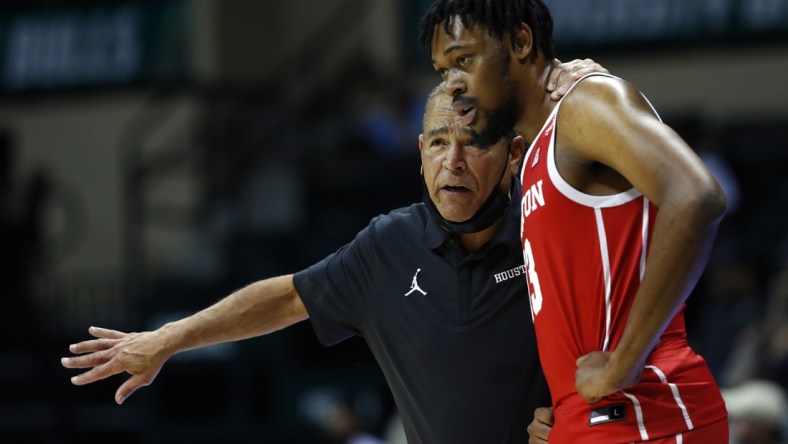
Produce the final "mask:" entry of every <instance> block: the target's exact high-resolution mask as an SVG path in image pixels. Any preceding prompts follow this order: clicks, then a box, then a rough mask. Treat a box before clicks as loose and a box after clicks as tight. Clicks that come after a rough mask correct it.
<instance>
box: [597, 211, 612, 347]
mask: <svg viewBox="0 0 788 444" xmlns="http://www.w3.org/2000/svg"><path fill="white" fill-rule="evenodd" d="M594 216H596V231H597V238H598V240H599V255H600V259H601V260H602V271H603V273H604V279H605V282H604V284H605V342H604V343H603V344H602V351H604V352H606V351H608V350H607V349H608V347H609V346H610V322H611V315H610V310H611V303H610V256H609V254H608V250H607V234H606V233H605V220H604V219H603V218H602V210H601V209H599V208H595V209H594Z"/></svg>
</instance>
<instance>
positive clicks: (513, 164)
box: [509, 136, 525, 176]
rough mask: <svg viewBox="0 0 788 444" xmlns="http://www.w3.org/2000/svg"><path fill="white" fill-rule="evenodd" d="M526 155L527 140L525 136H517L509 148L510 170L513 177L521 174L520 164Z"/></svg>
mask: <svg viewBox="0 0 788 444" xmlns="http://www.w3.org/2000/svg"><path fill="white" fill-rule="evenodd" d="M524 153H525V139H523V136H516V137H515V138H514V139H512V146H511V147H510V148H509V168H510V169H511V171H512V175H513V176H516V175H517V173H519V172H520V162H521V161H522V159H523V154H524Z"/></svg>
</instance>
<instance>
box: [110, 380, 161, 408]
mask: <svg viewBox="0 0 788 444" xmlns="http://www.w3.org/2000/svg"><path fill="white" fill-rule="evenodd" d="M152 379H153V378H148V377H146V376H144V375H132V376H131V377H130V378H129V379H127V380H126V382H124V383H123V384H122V385H121V386H120V387H118V390H117V391H116V392H115V402H116V403H117V404H118V405H121V404H123V402H124V401H125V400H126V399H128V397H129V396H131V395H132V393H134V392H136V391H137V389H139V388H140V387H145V386H148V385H150V383H151V382H152Z"/></svg>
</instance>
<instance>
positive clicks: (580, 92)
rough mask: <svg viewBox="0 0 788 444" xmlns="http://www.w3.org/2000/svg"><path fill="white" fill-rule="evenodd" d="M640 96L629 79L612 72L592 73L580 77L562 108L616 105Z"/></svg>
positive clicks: (563, 102)
mask: <svg viewBox="0 0 788 444" xmlns="http://www.w3.org/2000/svg"><path fill="white" fill-rule="evenodd" d="M636 96H640V91H638V89H637V88H636V87H635V86H634V85H632V84H631V83H629V82H628V81H626V80H624V79H622V78H620V77H616V76H613V75H610V74H591V75H588V76H585V77H583V78H581V79H579V80H578V81H577V82H576V83H575V84H574V86H573V87H572V89H571V90H570V91H569V93H567V95H566V97H565V98H564V100H563V101H562V105H561V108H562V109H564V108H571V109H584V108H588V107H594V106H600V105H615V104H617V103H620V102H622V101H626V100H631V98H632V97H636Z"/></svg>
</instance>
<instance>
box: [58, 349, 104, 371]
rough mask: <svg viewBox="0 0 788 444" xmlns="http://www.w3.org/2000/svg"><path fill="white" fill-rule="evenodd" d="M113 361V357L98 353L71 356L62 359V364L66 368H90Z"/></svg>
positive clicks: (101, 352) (102, 352)
mask: <svg viewBox="0 0 788 444" xmlns="http://www.w3.org/2000/svg"><path fill="white" fill-rule="evenodd" d="M111 359H112V355H111V354H110V353H109V352H107V351H106V350H104V351H97V352H94V353H90V354H87V355H81V356H69V357H66V358H60V364H61V365H63V367H65V368H88V367H98V366H99V365H103V364H106V363H107V362H109V361H110V360H111Z"/></svg>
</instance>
